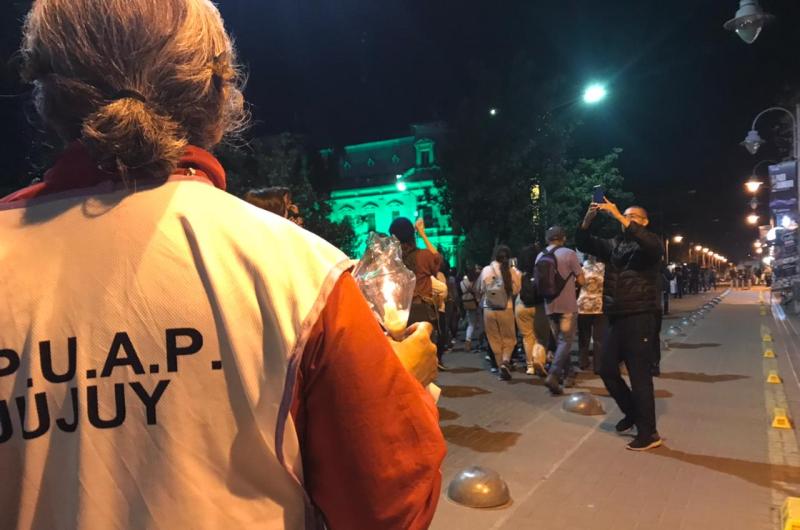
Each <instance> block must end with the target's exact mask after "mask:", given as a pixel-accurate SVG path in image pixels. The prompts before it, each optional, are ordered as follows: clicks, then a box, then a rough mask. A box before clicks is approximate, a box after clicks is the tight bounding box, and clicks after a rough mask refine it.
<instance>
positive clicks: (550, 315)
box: [389, 199, 671, 450]
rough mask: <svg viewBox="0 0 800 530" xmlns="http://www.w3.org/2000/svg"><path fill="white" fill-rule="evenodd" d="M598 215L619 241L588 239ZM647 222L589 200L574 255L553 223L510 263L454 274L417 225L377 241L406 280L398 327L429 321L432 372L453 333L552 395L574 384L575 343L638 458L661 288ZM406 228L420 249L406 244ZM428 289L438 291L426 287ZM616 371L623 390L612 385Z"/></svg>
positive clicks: (656, 242) (505, 256)
mask: <svg viewBox="0 0 800 530" xmlns="http://www.w3.org/2000/svg"><path fill="white" fill-rule="evenodd" d="M598 212H605V213H606V214H607V215H609V216H610V217H612V218H614V219H616V220H617V221H618V222H619V224H620V227H621V233H620V235H619V236H617V237H616V238H613V239H602V238H598V237H595V236H593V235H592V234H591V224H592V221H593V220H594V218H595V216H596V215H597V213H598ZM648 224H649V220H648V217H647V212H646V211H645V210H644V209H643V208H640V207H636V206H634V207H631V208H628V209H627V210H626V211H625V213H624V214H623V213H620V212H619V210H618V209H617V207H616V206H615V205H614V204H613V203H611V202H610V201H608V200H607V199H606V200H605V201H604V202H603V203H592V204H591V205H590V207H589V210H588V211H587V214H586V217H585V218H584V220H583V222H582V224H581V225H580V226H579V227H576V230H575V232H574V240H575V242H576V246H577V252H576V250H573V249H571V248H568V247H567V245H566V244H567V241H568V239H569V238H568V233H567V230H566V229H565V228H564V227H561V226H553V227H551V228H549V229H548V230H547V231H546V233H545V240H546V241H545V245H544V246H540V245H538V244H537V243H535V242H534V243H532V244H530V245H528V246H526V247H525V248H522V249H519V252H518V253H516V254H514V253H513V252H512V251H511V249H509V248H508V247H507V246H505V245H498V246H497V247H496V248H495V249H494V252H493V254H492V256H491V261H490V263H489V264H488V265H486V266H483V267H482V266H480V265H473V266H469V267H468V268H467V270H466V271H465V272H464V273H463V274H462V273H457V272H456V271H453V270H450V269H449V268H448V267H447V265H446V263H445V262H444V260H443V259H442V256H441V254H440V253H439V252H438V251H437V249H436V248H435V247H434V246H433V245H431V243H430V241H429V240H428V238H427V237H426V236H425V227H424V223H423V222H422V221H421V220H418V221H417V223H416V227H414V226H413V225H412V223H411V221H410V220H409V219H406V218H403V217H399V218H397V219H395V220H394V221H393V223H392V225H391V227H390V228H389V233H391V234H392V235H394V236H396V237H397V238H398V239H399V240H400V241H401V243H402V245H403V253H404V256H405V258H404V260H405V263H406V265H407V266H408V267H409V268H410V269H411V270H413V271H414V273H415V275H416V278H417V283H418V289H417V292H416V293H415V301H414V305H413V306H412V316H411V318H410V322H429V323H430V324H431V325H432V327H433V328H434V329H435V330H436V332H435V333H436V334H437V335H438V337H437V346H438V348H437V349H438V359H439V369H440V370H446V369H447V367H446V357H444V354H445V353H446V352H447V351H448V350H450V349H451V348H455V347H457V344H458V342H457V338H458V336H457V334H458V333H459V330H460V329H462V328H463V329H464V340H463V349H464V350H466V351H470V352H471V351H479V352H480V351H485V352H486V359H487V360H488V361H489V364H490V370H491V371H492V372H493V373H496V374H497V377H498V378H499V379H501V380H504V381H507V380H510V379H511V378H512V372H514V371H515V369H516V368H515V363H514V357H515V352H517V353H518V355H517V357H518V358H522V359H524V364H525V373H526V375H537V374H538V375H539V376H541V377H543V378H544V384H545V386H546V387H547V388H548V390H549V391H550V392H551V393H552V394H553V395H561V394H563V393H564V390H563V389H564V388H565V387H566V388H569V387H572V386H574V385H575V374H576V367H575V363H573V362H572V351H573V345H574V343H575V339H576V335H577V343H578V344H577V349H578V368H580V369H581V370H589V369H591V370H592V371H594V372H595V373H597V374H598V375H600V377H601V378H602V380H603V382H604V384H605V386H606V388H607V389H608V391H609V393H610V394H611V395H612V397H613V398H614V399H615V400H616V401H617V403H618V404H619V406H620V409H621V410H622V411H623V413H624V414H625V417H624V418H623V419H622V420H620V422H619V423H618V424H617V426H616V427H617V430H618V431H619V432H627V431H629V430H631V429H632V428H633V427H634V426H635V427H636V429H637V430H636V432H637V435H636V437H635V438H634V440H633V441H632V442H631V443H629V444H628V448H629V449H632V450H647V449H652V448H655V447H658V446H659V445H660V444H661V438H660V437H659V435H658V432H657V430H656V425H655V408H654V398H653V381H652V378H653V376H654V375H658V374H659V370H660V368H659V362H660V346H661V341H660V337H659V333H660V330H661V320H662V316H663V314H664V310H665V306H664V300H665V297H664V296H663V293H664V292H665V291H666V289H668V283H665V281H666V282H669V281H670V280H671V278H669V277H665V276H664V274H665V272H666V268H665V267H664V266H663V259H662V253H663V247H662V243H661V240H660V238H659V236H657V235H655V234H654V233H652V232H650V231H649V230H647V225H648ZM415 228H416V233H417V234H418V235H419V236H420V238H421V239H422V241H423V242H424V244H425V247H426V248H424V249H418V248H417V246H416V243H415V233H414V232H415ZM579 253H580V256H581V257H579ZM437 277H438V278H439V280H437ZM435 283H438V284H440V285H441V288H442V289H444V292H443V293H442V291H441V290H440V291H438V292H437V290H436V289H434V288H433V287H432V284H435ZM437 297H443V300H444V302H442V301H439V302H437ZM440 299H441V298H440ZM667 299H668V297H667ZM437 308H438V310H439V311H438V312H437ZM459 321H462V322H463V326H460V325H459ZM623 363H624V364H625V365H626V367H627V370H628V374H629V376H630V378H631V386H630V387H629V386H628V385H627V384H626V383H625V381H624V380H623V379H622V378H621V376H620V368H619V367H620V364H623Z"/></svg>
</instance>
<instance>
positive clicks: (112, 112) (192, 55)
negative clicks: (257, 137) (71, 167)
mask: <svg viewBox="0 0 800 530" xmlns="http://www.w3.org/2000/svg"><path fill="white" fill-rule="evenodd" d="M21 53H22V58H23V71H22V76H23V79H24V80H26V81H28V82H31V83H33V84H34V98H35V103H36V107H37V110H38V112H39V114H40V116H41V117H42V119H43V120H44V122H45V124H46V125H47V126H49V127H50V128H52V129H53V130H54V131H55V132H56V133H57V134H58V135H59V136H60V137H61V138H62V139H63V140H64V141H67V142H70V141H74V140H80V141H81V142H83V144H84V145H85V146H86V147H87V148H88V149H89V151H90V152H91V154H92V156H93V157H94V158H95V160H96V161H97V162H98V165H99V166H100V167H101V168H103V169H105V170H107V171H112V172H115V173H117V174H119V175H120V176H121V177H122V178H126V177H127V176H129V175H130V176H132V177H134V178H135V177H147V176H166V175H168V174H169V173H170V172H171V171H173V170H174V169H175V167H176V165H177V163H178V160H179V159H180V157H181V156H182V154H183V152H184V149H185V148H186V146H187V145H188V144H193V145H196V146H198V147H202V148H206V149H208V148H211V147H213V146H214V145H216V144H217V143H219V141H220V140H221V139H222V137H223V135H225V134H227V133H231V132H238V131H241V130H242V129H243V128H244V126H245V124H246V123H247V111H246V110H245V107H244V99H243V97H242V92H241V90H242V86H243V77H242V75H241V72H240V70H239V68H238V66H237V64H236V53H235V50H234V48H233V45H232V42H231V39H230V37H229V36H228V34H227V33H226V32H225V28H224V26H223V22H222V18H221V17H220V14H219V11H217V8H216V7H215V6H214V5H213V4H212V3H211V2H210V1H209V0H102V1H101V0H36V2H35V3H34V4H33V7H32V8H31V11H30V13H28V17H27V19H26V22H25V28H24V33H23V41H22V49H21Z"/></svg>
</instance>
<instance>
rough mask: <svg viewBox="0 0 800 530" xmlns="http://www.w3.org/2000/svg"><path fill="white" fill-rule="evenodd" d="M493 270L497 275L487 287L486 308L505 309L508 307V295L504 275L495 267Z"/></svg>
mask: <svg viewBox="0 0 800 530" xmlns="http://www.w3.org/2000/svg"><path fill="white" fill-rule="evenodd" d="M492 270H493V271H494V272H495V275H494V276H492V279H491V280H490V281H489V283H488V284H487V285H486V295H485V299H486V306H487V307H488V308H489V309H505V308H506V307H508V293H507V292H506V286H505V284H504V283H503V275H502V274H500V272H499V271H498V270H497V269H495V268H494V267H492Z"/></svg>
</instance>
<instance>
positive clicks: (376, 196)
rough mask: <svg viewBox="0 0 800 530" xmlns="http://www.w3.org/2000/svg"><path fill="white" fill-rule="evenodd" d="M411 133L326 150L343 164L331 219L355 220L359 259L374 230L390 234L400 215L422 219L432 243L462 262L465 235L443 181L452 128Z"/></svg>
mask: <svg viewBox="0 0 800 530" xmlns="http://www.w3.org/2000/svg"><path fill="white" fill-rule="evenodd" d="M410 133H411V134H409V135H408V136H403V137H400V138H393V139H389V140H381V141H376V142H368V143H363V144H356V145H348V146H346V147H344V148H343V149H342V150H340V151H339V152H337V151H335V150H333V149H324V150H322V151H321V154H322V157H323V159H324V160H326V161H327V162H328V163H330V164H336V165H337V173H338V178H337V180H336V185H335V186H334V189H333V190H332V191H331V195H330V201H329V202H330V205H331V209H332V212H331V220H332V221H334V222H340V221H343V220H345V219H347V220H349V221H350V223H351V224H352V226H353V229H354V231H355V234H356V238H357V243H356V256H354V257H360V256H361V255H362V254H363V252H364V249H365V248H366V243H367V238H368V236H369V233H370V232H380V233H388V231H389V225H390V224H391V223H392V221H393V220H394V219H395V218H396V217H401V216H402V217H407V218H409V219H411V220H412V221H413V220H414V219H416V218H420V217H421V218H423V219H424V220H425V226H426V233H427V234H428V238H429V239H430V240H431V243H432V244H433V245H435V246H436V247H437V248H438V249H439V251H440V252H441V253H442V254H443V255H444V256H445V258H446V259H447V260H448V262H449V263H450V265H451V266H456V264H457V261H458V258H457V257H458V254H459V249H460V248H461V245H462V243H463V236H461V235H459V234H457V233H456V232H455V230H454V228H453V224H452V218H451V215H450V214H449V212H446V211H444V210H443V208H442V207H441V200H440V199H441V196H442V193H443V189H442V188H441V186H440V185H439V184H438V181H437V177H438V176H439V174H440V172H441V167H440V165H439V155H440V148H441V146H442V144H443V143H444V142H445V141H446V136H447V131H446V127H445V126H444V124H441V123H428V124H420V125H412V126H411V131H410ZM420 244H421V243H420Z"/></svg>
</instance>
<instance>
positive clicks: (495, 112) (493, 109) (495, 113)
mask: <svg viewBox="0 0 800 530" xmlns="http://www.w3.org/2000/svg"><path fill="white" fill-rule="evenodd" d="M489 116H497V109H496V108H494V107H492V108H491V109H489Z"/></svg>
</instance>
